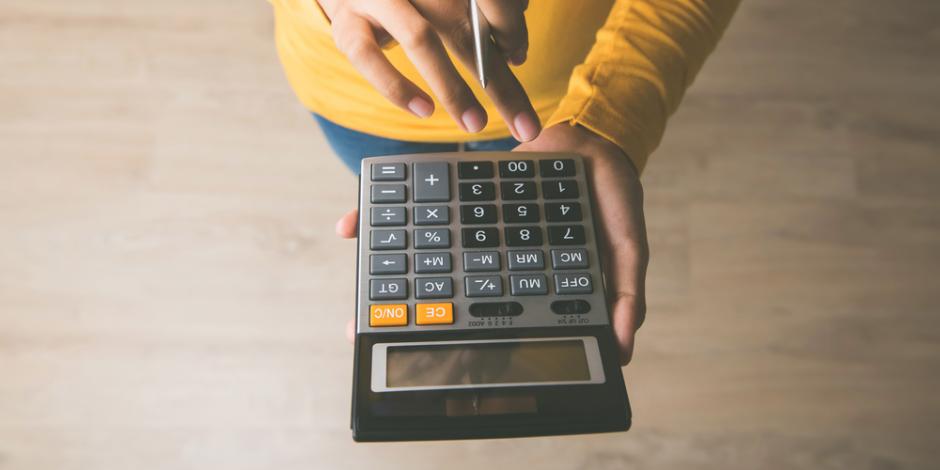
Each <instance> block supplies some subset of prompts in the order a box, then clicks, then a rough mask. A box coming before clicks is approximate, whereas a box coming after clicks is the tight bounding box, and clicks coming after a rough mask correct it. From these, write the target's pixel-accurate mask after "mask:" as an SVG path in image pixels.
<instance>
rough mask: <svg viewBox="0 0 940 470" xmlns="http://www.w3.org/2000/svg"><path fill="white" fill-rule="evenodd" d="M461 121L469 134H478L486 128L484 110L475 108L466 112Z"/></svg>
mask: <svg viewBox="0 0 940 470" xmlns="http://www.w3.org/2000/svg"><path fill="white" fill-rule="evenodd" d="M460 120H461V121H463V126H464V128H465V129H466V130H467V132H471V133H477V132H480V131H481V130H483V128H484V127H485V126H486V113H485V112H483V108H480V107H479V106H474V107H472V108H470V109H468V110H466V111H464V113H463V115H462V116H460Z"/></svg>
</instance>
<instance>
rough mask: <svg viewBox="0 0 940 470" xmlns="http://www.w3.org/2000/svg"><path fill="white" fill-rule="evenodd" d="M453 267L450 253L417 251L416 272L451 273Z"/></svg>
mask: <svg viewBox="0 0 940 470" xmlns="http://www.w3.org/2000/svg"><path fill="white" fill-rule="evenodd" d="M452 269H453V267H452V266H451V262H450V253H447V252H442V253H415V272H416V273H418V274H424V273H449V272H451V270H452Z"/></svg>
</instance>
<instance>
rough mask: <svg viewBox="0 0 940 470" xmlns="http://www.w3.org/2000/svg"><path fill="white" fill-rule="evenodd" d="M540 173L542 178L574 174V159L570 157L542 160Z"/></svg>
mask: <svg viewBox="0 0 940 470" xmlns="http://www.w3.org/2000/svg"><path fill="white" fill-rule="evenodd" d="M539 173H540V174H541V175H542V178H560V177H564V176H574V160H572V159H570V158H561V159H556V160H540V161H539Z"/></svg>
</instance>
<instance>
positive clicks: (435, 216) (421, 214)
mask: <svg viewBox="0 0 940 470" xmlns="http://www.w3.org/2000/svg"><path fill="white" fill-rule="evenodd" d="M414 218H415V225H447V224H449V223H450V208H449V207H447V206H415V208H414Z"/></svg>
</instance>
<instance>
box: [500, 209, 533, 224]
mask: <svg viewBox="0 0 940 470" xmlns="http://www.w3.org/2000/svg"><path fill="white" fill-rule="evenodd" d="M538 221H539V205H538V204H503V222H506V223H507V224H512V223H520V222H538Z"/></svg>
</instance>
